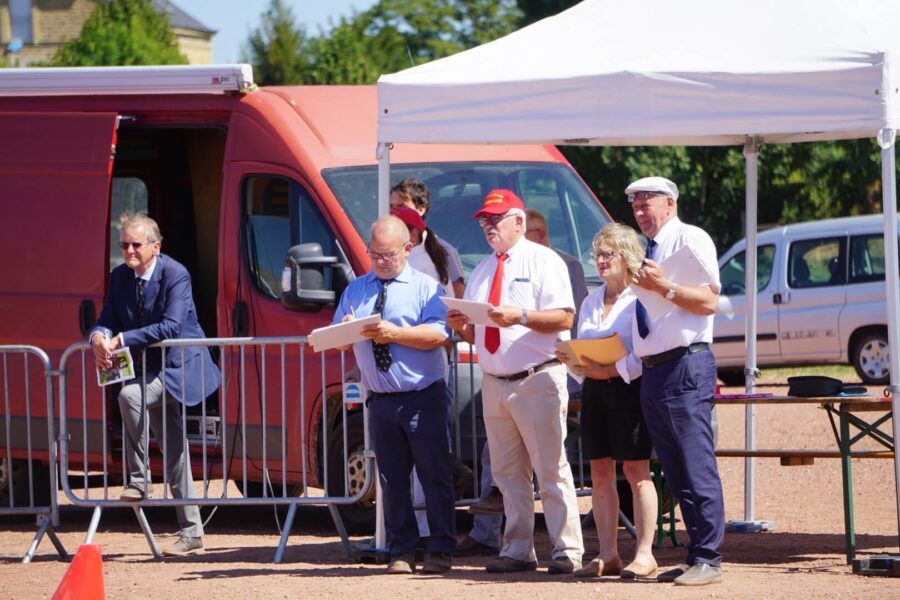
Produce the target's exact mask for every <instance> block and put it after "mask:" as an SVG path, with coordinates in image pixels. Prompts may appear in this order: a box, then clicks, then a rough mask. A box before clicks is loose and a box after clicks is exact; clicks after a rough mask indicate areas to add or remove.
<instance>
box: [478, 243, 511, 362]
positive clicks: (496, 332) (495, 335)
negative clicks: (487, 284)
mask: <svg viewBox="0 0 900 600" xmlns="http://www.w3.org/2000/svg"><path fill="white" fill-rule="evenodd" d="M507 258H509V255H508V254H498V255H497V270H496V271H494V279H493V281H491V293H490V294H489V295H488V302H489V303H490V304H491V305H492V306H498V305H499V304H500V291H501V290H502V289H503V262H504V261H505V260H506V259H507ZM499 347H500V329H499V328H497V327H485V329H484V348H485V350H487V351H488V352H490V353H491V354H493V353H494V352H496V351H497V348H499Z"/></svg>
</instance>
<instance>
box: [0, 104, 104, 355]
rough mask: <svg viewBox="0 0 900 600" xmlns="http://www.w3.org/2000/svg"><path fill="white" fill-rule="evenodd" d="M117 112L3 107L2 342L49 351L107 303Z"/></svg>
mask: <svg viewBox="0 0 900 600" xmlns="http://www.w3.org/2000/svg"><path fill="white" fill-rule="evenodd" d="M116 125H117V115H116V114H115V113H77V112H68V113H65V112H26V113H22V112H15V113H14V112H0V131H2V132H3V134H2V137H0V139H2V143H0V209H2V214H3V218H2V219H0V273H2V274H3V276H2V277H0V343H6V344H8V343H30V344H34V345H37V346H40V347H41V348H43V349H45V350H47V351H48V352H52V351H54V350H57V351H58V350H61V349H62V348H65V347H66V346H68V345H69V344H71V343H72V342H73V341H74V340H76V339H78V338H80V337H82V336H83V335H84V333H85V331H84V330H85V328H87V327H90V326H91V325H92V324H93V322H92V320H93V316H94V315H95V314H96V313H97V312H98V311H99V308H100V305H101V303H102V302H103V293H104V289H105V287H106V279H107V276H108V271H107V266H108V264H109V259H108V252H109V227H108V222H109V187H110V177H111V173H112V161H113V155H114V153H115V140H116Z"/></svg>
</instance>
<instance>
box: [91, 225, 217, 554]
mask: <svg viewBox="0 0 900 600" xmlns="http://www.w3.org/2000/svg"><path fill="white" fill-rule="evenodd" d="M161 242H162V236H161V235H160V234H159V227H158V226H157V224H156V221H154V220H153V219H151V218H149V217H148V216H147V215H145V214H142V213H137V214H130V213H125V214H123V215H122V216H121V217H120V223H119V246H120V247H121V248H122V257H123V258H124V260H125V264H124V265H120V266H118V267H116V268H115V269H113V271H112V273H111V274H110V277H109V289H108V291H107V294H106V301H105V302H104V304H103V312H102V313H100V319H99V320H98V322H97V326H96V327H95V328H94V329H93V330H92V331H91V334H90V336H89V339H90V341H91V345H92V346H93V350H94V357H95V358H96V361H97V364H98V366H100V367H108V366H110V364H111V360H110V358H111V354H112V352H114V351H115V350H117V349H118V348H123V347H126V346H127V347H130V348H131V352H132V356H133V358H134V363H135V370H136V374H137V376H136V377H135V378H134V379H132V380H129V381H127V382H125V384H124V385H123V386H122V389H121V390H120V392H119V397H118V400H119V408H120V409H121V412H122V423H123V425H124V429H125V440H124V443H125V449H126V452H125V457H126V460H127V463H128V472H129V475H130V478H129V479H130V481H129V482H128V483H127V486H126V487H125V489H124V490H123V492H122V495H121V497H120V498H121V499H122V500H126V501H129V502H139V501H141V500H143V499H144V498H146V497H147V496H149V495H150V494H151V492H152V489H153V486H152V484H151V477H150V472H149V466H148V464H147V457H146V454H145V449H146V440H145V439H144V430H145V426H144V415H147V417H148V420H149V427H150V430H152V431H153V435H154V436H155V437H156V439H157V440H159V444H160V447H161V448H162V449H163V452H164V459H165V465H166V474H167V481H168V482H169V485H170V486H171V489H172V496H173V497H174V498H191V497H193V496H194V481H193V478H192V476H191V462H190V456H189V453H188V448H187V446H186V444H185V440H184V431H183V429H182V426H181V409H180V407H179V405H178V404H177V403H178V402H180V403H181V404H183V405H185V406H194V405H196V404H199V403H200V402H202V401H203V400H204V398H206V397H207V396H209V395H210V394H212V393H213V392H214V391H215V390H216V389H217V388H218V387H219V383H220V382H221V374H220V372H219V369H218V368H217V367H216V365H215V363H213V361H212V358H211V357H210V354H209V350H208V349H207V348H196V347H195V348H184V349H181V348H178V349H172V350H169V351H167V352H165V368H163V352H162V349H158V348H152V349H147V346H149V345H151V344H154V343H156V342H160V341H162V340H167V339H174V338H182V339H184V338H188V339H197V338H203V337H206V336H205V335H204V334H203V330H202V329H201V328H200V325H199V323H198V322H197V309H196V308H195V307H194V299H193V295H192V292H191V276H190V274H189V273H188V272H187V269H185V268H184V267H183V266H182V265H181V264H179V263H178V262H176V261H175V260H173V259H172V258H170V257H168V256H166V255H164V254H160V251H159V250H160V245H161ZM164 421H165V427H164V426H163V422H164ZM164 432H165V440H163V434H164ZM176 511H177V513H178V524H179V526H180V527H181V533H180V536H179V539H178V541H177V542H175V543H174V544H173V545H172V546H171V547H169V548H167V549H165V550H164V551H163V554H164V555H166V556H185V555H188V554H195V553H198V552H202V551H203V523H202V521H201V519H200V509H199V508H198V507H197V506H196V505H193V506H181V507H178V508H177V509H176Z"/></svg>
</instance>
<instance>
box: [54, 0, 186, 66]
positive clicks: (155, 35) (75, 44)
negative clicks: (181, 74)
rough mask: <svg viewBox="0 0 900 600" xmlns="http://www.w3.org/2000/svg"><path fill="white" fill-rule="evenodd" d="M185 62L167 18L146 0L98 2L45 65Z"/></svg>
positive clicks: (171, 63)
mask: <svg viewBox="0 0 900 600" xmlns="http://www.w3.org/2000/svg"><path fill="white" fill-rule="evenodd" d="M185 63H187V59H186V58H185V57H184V55H182V54H181V52H180V51H179V50H178V43H177V42H176V40H175V36H174V34H173V33H172V31H171V30H170V29H169V19H168V17H167V16H166V15H165V14H163V13H161V12H159V11H157V10H156V9H155V8H154V7H153V5H152V4H151V2H150V0H116V1H115V2H100V3H98V4H97V8H95V9H94V12H92V13H91V15H90V16H89V17H88V18H87V20H86V21H85V22H84V25H83V26H82V28H81V34H80V35H79V36H78V37H77V38H75V39H74V40H71V41H69V42H66V43H65V44H63V45H62V46H61V47H60V48H59V50H57V51H56V54H54V55H53V57H52V58H51V59H50V61H49V62H47V63H46V66H53V67H86V66H104V65H173V64H185Z"/></svg>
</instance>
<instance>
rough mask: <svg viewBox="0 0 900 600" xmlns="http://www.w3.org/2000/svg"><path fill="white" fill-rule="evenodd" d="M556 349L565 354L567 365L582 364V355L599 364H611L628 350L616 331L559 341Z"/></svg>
mask: <svg viewBox="0 0 900 600" xmlns="http://www.w3.org/2000/svg"><path fill="white" fill-rule="evenodd" d="M556 349H557V350H559V352H560V353H561V354H563V355H564V356H565V361H564V362H565V363H566V366H569V367H573V366H578V367H580V366H584V365H583V364H582V362H581V358H580V357H582V356H586V357H588V358H590V359H591V360H593V361H594V362H598V363H600V364H601V365H611V364H615V362H616V361H617V360H619V359H620V358H622V357H623V356H625V355H626V354H628V350H626V349H625V345H624V344H623V343H622V340H621V338H619V334H618V333H614V334H612V335H611V336H609V337H605V338H590V339H586V340H569V341H567V342H559V343H557V344H556Z"/></svg>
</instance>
